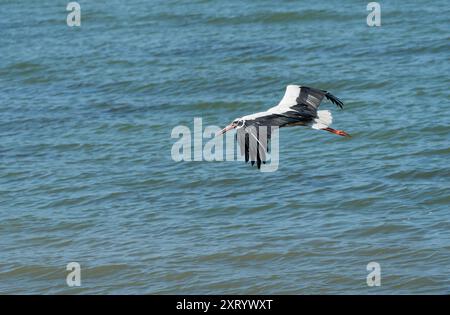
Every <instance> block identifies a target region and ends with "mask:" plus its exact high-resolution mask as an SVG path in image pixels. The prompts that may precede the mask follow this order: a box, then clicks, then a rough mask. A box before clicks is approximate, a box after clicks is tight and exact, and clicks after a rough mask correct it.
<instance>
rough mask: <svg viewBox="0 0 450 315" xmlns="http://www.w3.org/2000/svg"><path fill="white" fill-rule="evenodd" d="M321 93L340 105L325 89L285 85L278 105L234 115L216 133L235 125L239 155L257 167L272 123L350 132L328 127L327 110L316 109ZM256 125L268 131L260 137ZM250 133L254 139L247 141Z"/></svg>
mask: <svg viewBox="0 0 450 315" xmlns="http://www.w3.org/2000/svg"><path fill="white" fill-rule="evenodd" d="M324 97H326V98H327V100H329V101H331V102H332V103H333V104H335V105H336V106H338V107H340V108H343V105H344V104H343V103H342V101H341V100H340V99H338V98H337V97H336V96H334V95H332V94H331V93H329V92H327V91H324V90H319V89H315V88H311V87H306V86H301V85H288V86H287V87H286V93H285V94H284V97H283V99H282V100H281V101H280V103H279V104H278V105H277V106H275V107H272V108H269V109H268V110H267V111H265V112H259V113H255V114H251V115H247V116H243V117H240V118H236V119H235V120H233V122H232V123H231V124H229V125H228V126H226V127H225V128H224V129H222V130H221V131H219V133H218V135H222V134H224V133H225V132H227V131H229V130H232V129H237V130H238V135H239V133H241V136H238V137H237V138H238V142H239V146H240V150H241V155H244V154H245V162H248V161H250V162H251V164H252V165H254V164H255V163H256V165H257V167H258V168H260V167H261V162H262V163H265V161H266V159H265V153H266V152H267V148H268V141H269V140H270V131H271V128H270V127H272V126H276V127H280V128H281V127H291V126H311V128H313V129H317V130H325V131H328V132H331V133H334V134H336V135H339V136H346V137H349V136H350V135H349V134H348V133H346V132H345V131H342V130H336V129H333V128H331V127H330V125H331V123H332V121H333V117H332V116H331V113H330V111H328V110H319V111H318V110H317V109H318V108H319V105H320V103H321V102H322V100H323V98H324ZM259 127H267V128H266V129H267V134H266V135H263V136H262V137H260V133H259ZM242 131H244V133H242ZM242 135H244V136H242ZM250 135H251V136H252V137H253V138H254V139H255V140H256V142H255V141H249V140H250ZM252 140H253V139H252ZM252 143H254V144H252Z"/></svg>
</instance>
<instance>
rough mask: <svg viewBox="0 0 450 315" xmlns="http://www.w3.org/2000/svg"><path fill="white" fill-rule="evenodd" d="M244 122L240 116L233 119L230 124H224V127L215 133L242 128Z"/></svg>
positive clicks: (219, 133) (220, 133) (221, 133)
mask: <svg viewBox="0 0 450 315" xmlns="http://www.w3.org/2000/svg"><path fill="white" fill-rule="evenodd" d="M244 124H245V119H242V118H236V119H235V120H233V121H232V122H231V124H229V125H228V126H226V127H225V128H223V129H222V130H220V131H219V132H218V133H217V135H223V134H224V133H225V132H227V131H229V130H232V129H235V128H238V129H239V128H242V127H243V126H244Z"/></svg>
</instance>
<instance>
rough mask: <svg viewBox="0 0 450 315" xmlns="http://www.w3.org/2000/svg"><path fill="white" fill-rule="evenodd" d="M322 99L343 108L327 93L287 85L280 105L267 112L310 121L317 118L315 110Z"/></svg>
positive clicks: (340, 103)
mask: <svg viewBox="0 0 450 315" xmlns="http://www.w3.org/2000/svg"><path fill="white" fill-rule="evenodd" d="M324 97H325V98H327V99H328V100H329V101H331V102H332V103H333V104H335V105H336V106H338V107H340V108H343V105H344V104H343V103H342V101H341V100H340V99H338V98H337V97H336V96H334V95H332V94H331V93H329V92H327V91H324V90H319V89H315V88H311V87H307V86H301V85H288V86H287V87H286V92H285V94H284V97H283V98H282V100H281V101H280V103H279V104H278V105H277V106H275V107H272V108H270V109H269V110H268V112H271V113H274V114H280V115H285V116H289V117H297V118H303V119H306V120H307V119H312V118H315V117H316V116H317V109H318V108H319V105H320V103H321V102H322V100H323V98H324Z"/></svg>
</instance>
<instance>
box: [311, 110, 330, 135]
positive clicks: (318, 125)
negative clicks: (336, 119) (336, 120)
mask: <svg viewBox="0 0 450 315" xmlns="http://www.w3.org/2000/svg"><path fill="white" fill-rule="evenodd" d="M332 122H333V116H332V115H331V112H330V111H329V110H319V111H317V118H314V120H313V124H312V126H311V128H313V129H318V130H320V129H325V128H328V127H329V126H331V123H332Z"/></svg>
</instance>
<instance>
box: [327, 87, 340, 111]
mask: <svg viewBox="0 0 450 315" xmlns="http://www.w3.org/2000/svg"><path fill="white" fill-rule="evenodd" d="M324 92H325V97H326V98H327V100H329V101H331V103H333V104H335V105H336V106H337V107H339V108H341V109H344V103H343V102H342V101H341V100H340V99H339V98H337V97H336V96H334V95H333V94H331V93H330V92H327V91H324Z"/></svg>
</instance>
